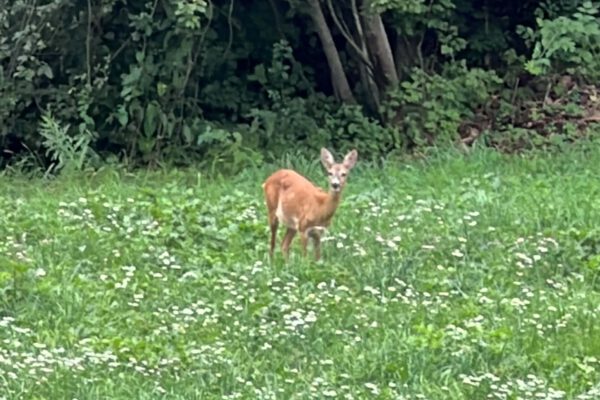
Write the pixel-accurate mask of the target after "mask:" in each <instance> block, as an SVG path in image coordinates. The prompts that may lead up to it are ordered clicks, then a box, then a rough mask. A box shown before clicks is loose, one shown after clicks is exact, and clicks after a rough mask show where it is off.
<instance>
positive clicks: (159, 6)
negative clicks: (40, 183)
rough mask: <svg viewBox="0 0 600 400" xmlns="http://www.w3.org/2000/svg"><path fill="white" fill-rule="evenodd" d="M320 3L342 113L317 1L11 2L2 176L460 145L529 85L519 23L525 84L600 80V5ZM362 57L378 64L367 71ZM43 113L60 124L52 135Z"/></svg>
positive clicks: (0, 20)
mask: <svg viewBox="0 0 600 400" xmlns="http://www.w3.org/2000/svg"><path fill="white" fill-rule="evenodd" d="M321 5H322V8H323V12H324V13H325V17H326V23H327V25H328V28H329V30H330V33H331V34H332V37H333V38H334V43H335V45H336V50H337V52H338V55H339V58H340V61H341V63H342V67H343V69H344V71H345V73H346V74H347V75H348V77H347V78H348V80H349V81H350V86H351V87H350V90H351V91H353V95H354V98H355V99H356V100H357V103H358V104H339V103H338V102H337V101H336V100H335V96H334V94H335V88H333V87H332V80H331V76H330V74H331V69H330V66H329V61H328V59H327V57H326V56H325V54H324V51H323V46H322V45H321V44H320V39H319V37H318V35H317V34H316V33H315V30H314V24H313V22H314V21H313V18H312V16H311V11H310V9H309V8H307V7H306V2H297V1H287V0H274V1H269V2H249V3H248V2H235V1H228V0H227V1H225V0H222V1H207V0H182V1H180V0H164V1H154V0H130V1H127V2H125V3H124V2H122V1H118V0H103V1H101V2H97V1H96V2H94V1H89V2H72V1H66V0H30V1H29V0H28V1H25V0H14V1H9V0H0V94H1V96H0V147H2V148H3V149H4V152H3V153H2V156H3V159H2V160H0V164H1V165H2V166H6V165H8V164H11V163H12V165H13V166H14V168H20V167H17V166H16V165H17V164H18V165H25V164H40V165H48V164H49V163H52V162H55V163H57V165H58V164H59V163H60V160H59V159H60V158H61V157H62V159H63V160H67V159H71V160H72V161H69V162H71V163H72V164H73V165H75V166H74V168H76V169H77V168H79V166H78V165H79V164H81V163H80V162H78V161H77V159H78V157H71V156H65V154H69V151H71V152H75V153H78V154H83V153H82V152H80V151H79V150H65V149H66V148H68V147H69V146H71V147H73V146H75V147H77V146H80V147H86V146H87V148H88V149H89V150H90V151H91V150H93V151H94V152H95V153H96V154H97V155H98V156H99V157H102V158H106V159H114V158H118V159H120V160H122V161H126V162H127V164H128V165H157V164H161V163H163V162H165V161H166V162H170V163H176V164H201V166H202V167H207V168H210V169H211V170H213V171H226V170H230V171H234V170H239V169H242V168H243V167H244V166H245V165H249V166H251V165H256V164H257V163H260V162H261V161H262V160H263V159H265V157H266V159H275V158H277V157H279V156H280V155H281V154H282V153H285V152H288V151H289V150H290V149H292V148H294V149H296V148H300V149H301V150H302V151H305V152H307V153H310V152H312V151H314V150H315V149H318V148H319V147H321V146H322V145H326V144H329V145H334V146H336V147H341V148H345V147H359V148H362V152H361V154H363V155H366V156H368V157H371V156H379V155H381V154H382V153H386V152H389V151H393V150H396V149H403V148H406V147H408V146H409V145H414V144H426V143H430V142H431V141H432V139H434V138H438V137H439V138H442V137H443V138H445V139H449V138H452V137H454V136H455V132H456V127H457V125H458V124H460V123H461V121H463V120H464V119H469V118H471V117H472V115H473V114H474V113H476V112H477V107H479V106H480V105H481V104H483V103H484V102H485V101H486V99H487V97H488V94H489V93H490V92H491V91H494V90H495V87H496V86H497V79H496V78H495V77H496V76H502V77H504V79H505V83H506V86H509V87H511V88H512V87H513V85H516V86H518V82H522V80H521V77H522V75H523V72H524V71H523V69H522V68H523V66H522V64H523V62H522V61H521V60H522V58H523V57H524V55H525V54H526V49H525V48H524V47H523V46H522V43H521V40H522V39H520V38H519V36H518V35H517V32H516V31H515V26H517V25H522V26H523V28H522V29H521V30H520V32H521V33H522V36H523V37H524V38H525V41H526V42H527V43H528V44H530V45H531V46H532V47H533V55H532V57H531V59H530V60H529V62H527V64H526V69H527V71H529V72H531V73H534V74H537V75H542V77H550V78H553V77H554V76H555V75H556V74H565V73H566V74H574V75H577V76H578V77H580V78H582V79H584V80H587V81H588V82H594V81H597V80H598V78H599V77H600V76H599V75H598V72H597V71H600V68H598V67H599V65H597V64H598V62H597V57H596V54H597V53H598V52H599V51H598V50H599V49H598V48H597V47H598V43H600V30H599V28H598V24H597V7H596V6H595V5H594V3H590V2H582V1H579V0H568V1H561V2H551V1H540V2H519V1H517V0H508V1H506V2H500V3H499V2H491V3H489V2H488V3H486V5H485V7H481V4H480V2H476V1H474V0H473V1H471V0H469V1H455V0H434V1H426V0H410V1H397V0H371V1H367V2H363V3H361V4H360V7H358V8H357V9H353V7H352V3H343V4H342V3H335V2H331V7H329V6H328V3H327V2H325V3H323V2H321ZM332 12H333V13H334V14H336V13H337V14H336V15H337V16H338V17H339V19H338V20H337V22H336V21H335V20H334V18H333V16H332V15H331V13H332ZM361 12H362V13H364V12H376V13H380V14H381V16H382V23H383V24H384V33H385V38H387V39H388V41H389V43H390V47H391V52H392V54H391V55H392V57H390V58H386V60H387V62H390V61H391V63H392V64H394V67H395V69H396V70H397V73H398V75H399V77H400V81H401V82H400V87H399V88H393V90H392V94H391V97H390V98H389V99H386V97H385V96H386V95H387V92H388V89H390V88H389V82H387V81H388V78H389V77H385V76H381V75H382V71H383V68H382V63H379V62H378V61H377V60H376V59H375V58H373V56H374V54H372V53H376V51H373V49H366V48H364V46H366V45H367V44H369V41H370V40H372V39H373V38H372V37H371V36H372V35H374V34H375V35H376V33H374V32H366V30H365V29H364V28H365V27H366V25H365V26H362V25H364V21H363V24H362V25H361V26H358V25H356V24H357V22H360V16H359V15H358V14H359V13H361ZM357 17H358V18H357ZM536 17H537V18H538V19H537V27H534V24H535V23H536V20H535V18H536ZM348 38H353V39H352V40H354V43H352V44H350V43H351V42H352V40H350V41H349V40H348ZM361 39H362V40H361ZM383 42H385V41H383ZM383 42H382V43H383ZM384 47H385V46H384ZM357 49H358V50H359V52H361V51H362V52H363V53H364V54H363V57H365V58H369V57H371V58H372V59H371V64H370V65H369V66H368V67H366V69H364V68H363V69H361V68H359V66H358V64H357V63H358V62H362V61H364V60H362V61H360V60H358V58H357V57H356V53H357V51H356V50H357ZM361 49H362V50H361ZM367 50H368V51H367ZM504 55H509V57H504ZM509 58H510V60H509ZM462 63H464V65H466V67H460V68H456V65H463V64H462ZM475 67H484V68H487V70H486V72H482V71H481V70H478V69H476V68H475ZM415 68H417V70H415ZM461 68H462V70H461ZM390 70H391V69H390V68H388V71H390ZM546 75H547V76H546ZM393 80H394V81H395V78H394V79H393ZM515 82H517V83H516V84H515ZM446 85H449V86H448V87H449V89H448V90H446V89H447V88H446ZM367 88H368V90H367ZM374 88H377V90H373V89H374ZM463 88H464V90H463ZM518 89H520V88H518ZM526 89H529V88H526ZM515 91H516V89H515ZM519 93H520V94H521V93H525V90H523V91H519ZM382 103H383V111H384V113H383V114H382V113H381V112H380V111H381V110H378V109H377V108H378V107H379V106H380V105H381V104H382ZM513 106H514V104H513V102H507V103H506V104H504V105H502V107H513ZM45 112H49V113H51V115H52V116H53V119H54V120H55V121H57V122H58V125H57V126H55V127H54V128H52V129H50V127H49V126H46V125H47V124H48V121H44V120H43V119H42V118H43V114H44V113H45ZM513 114H514V113H513ZM382 115H383V116H382ZM43 124H46V125H45V126H46V127H45V128H44V129H45V130H44V132H43V133H40V130H39V127H40V126H41V125H43ZM49 129H50V130H49ZM568 130H569V131H572V130H573V129H572V127H568ZM51 132H54V133H51ZM57 132H62V133H61V134H57ZM49 137H50V138H51V139H49ZM58 137H62V138H63V139H64V140H62V141H57V140H56V139H57V138H58ZM67 138H73V139H72V140H74V141H73V142H72V143H71V144H70V145H69V146H67V145H64V144H65V143H68V140H71V139H67ZM84 138H87V139H84ZM91 138H93V140H91ZM80 139H81V140H83V142H82V141H80ZM84 142H85V146H84ZM57 143H62V144H61V145H59V144H57ZM78 143H79V144H78ZM57 149H62V150H57ZM59 154H63V155H62V156H60V157H59V156H58V155H59ZM9 158H10V160H9ZM84 158H85V157H84ZM64 162H66V161H64ZM61 167H62V164H61Z"/></svg>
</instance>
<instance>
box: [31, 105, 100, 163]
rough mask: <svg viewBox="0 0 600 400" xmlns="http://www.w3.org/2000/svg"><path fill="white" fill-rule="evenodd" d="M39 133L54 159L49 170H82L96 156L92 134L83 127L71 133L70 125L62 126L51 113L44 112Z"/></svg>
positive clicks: (48, 152)
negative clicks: (92, 143) (92, 146)
mask: <svg viewBox="0 0 600 400" xmlns="http://www.w3.org/2000/svg"><path fill="white" fill-rule="evenodd" d="M39 133H40V135H41V136H42V138H43V141H42V144H43V146H44V148H45V149H46V153H47V155H48V156H49V157H50V160H51V161H52V165H51V166H50V168H49V169H48V171H49V172H50V171H53V170H63V169H67V170H69V171H82V170H83V169H84V168H85V167H86V166H88V165H89V163H90V161H91V160H92V158H93V157H95V156H96V154H95V152H94V151H93V149H92V148H91V146H90V144H91V142H92V139H93V137H92V134H91V132H89V131H88V130H87V129H85V128H83V130H81V131H80V132H78V133H77V134H75V135H73V136H71V135H69V125H65V126H61V125H60V124H59V123H58V122H57V121H56V119H54V118H53V117H52V115H51V114H44V115H43V116H42V121H41V123H40V129H39Z"/></svg>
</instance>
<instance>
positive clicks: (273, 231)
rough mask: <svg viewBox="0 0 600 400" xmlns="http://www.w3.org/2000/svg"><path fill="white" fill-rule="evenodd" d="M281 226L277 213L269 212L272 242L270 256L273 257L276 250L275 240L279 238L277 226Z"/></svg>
mask: <svg viewBox="0 0 600 400" xmlns="http://www.w3.org/2000/svg"><path fill="white" fill-rule="evenodd" d="M278 227H279V220H278V219H277V216H275V213H269V228H271V243H270V248H269V257H270V258H273V252H274V251H275V241H276V240H277V228H278Z"/></svg>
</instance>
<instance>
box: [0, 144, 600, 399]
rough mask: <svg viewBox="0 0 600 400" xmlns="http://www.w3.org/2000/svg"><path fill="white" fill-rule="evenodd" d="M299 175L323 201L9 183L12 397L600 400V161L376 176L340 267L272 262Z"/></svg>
mask: <svg viewBox="0 0 600 400" xmlns="http://www.w3.org/2000/svg"><path fill="white" fill-rule="evenodd" d="M338 157H339V154H338ZM284 166H293V167H294V168H297V169H298V170H299V171H300V172H302V173H305V174H306V175H308V176H309V177H310V178H311V179H312V180H313V181H314V182H317V183H318V184H319V185H321V186H323V185H325V182H326V179H325V176H324V173H323V171H322V168H321V166H320V164H319V163H318V154H316V155H315V159H314V161H313V160H310V161H302V160H297V161H296V162H291V163H290V162H289V161H287V162H282V163H281V164H280V165H277V166H274V165H273V166H265V167H263V168H261V169H259V170H248V171H246V172H244V173H242V174H239V175H237V176H235V177H233V178H211V177H210V176H208V175H206V174H204V173H202V172H199V171H195V170H191V169H190V170H166V171H153V172H151V171H140V172H136V173H133V174H130V173H125V172H121V171H116V170H112V169H105V170H101V171H99V172H97V173H95V174H93V175H91V174H88V175H82V176H73V175H70V176H66V175H65V176H63V177H59V178H57V179H54V180H46V181H42V180H28V179H25V178H20V177H18V176H4V177H0V184H1V185H2V188H3V190H2V192H1V194H0V220H1V223H0V235H1V236H2V238H3V240H2V241H0V399H7V400H8V399H10V400H12V399H69V400H70V399H79V400H83V399H327V398H331V399H476V400H478V399H578V400H584V399H598V398H600V324H599V322H598V321H599V317H600V280H599V273H600V226H599V222H600V148H599V147H598V146H589V147H580V148H577V149H572V150H568V151H566V152H565V153H563V154H555V155H549V154H541V153H538V154H530V155H527V156H507V155H500V154H498V153H495V152H491V151H484V150H480V151H479V150H478V151H475V152H473V153H472V154H470V155H466V156H464V155H459V154H445V155H433V156H431V157H430V158H428V159H427V160H426V161H423V160H421V161H409V162H404V163H399V162H398V163H392V162H388V163H383V165H371V164H369V163H366V162H364V161H363V162H361V160H360V159H359V162H358V164H357V167H356V168H355V170H353V172H352V174H351V176H350V178H349V183H348V186H347V187H346V190H345V192H344V200H343V203H342V204H341V206H340V208H339V209H338V212H337V214H336V217H335V219H334V221H333V225H332V227H331V229H330V230H329V232H328V233H327V237H326V240H325V241H324V242H323V259H322V260H321V261H320V262H318V263H315V262H313V261H312V259H311V258H308V259H304V258H302V257H301V255H300V245H299V241H298V239H296V241H295V242H294V243H293V246H292V256H291V258H290V261H289V263H287V264H285V263H284V262H283V259H282V257H281V255H280V253H278V257H277V259H276V260H275V263H274V264H272V265H271V264H270V263H269V260H268V256H267V245H268V243H267V242H268V227H267V223H266V214H265V207H264V204H263V198H262V191H261V186H260V185H261V183H262V181H263V180H264V179H265V178H266V177H267V176H268V175H269V174H270V173H271V172H273V171H274V170H275V169H276V168H278V167H284ZM280 234H281V235H280V239H281V237H282V234H283V229H282V228H280Z"/></svg>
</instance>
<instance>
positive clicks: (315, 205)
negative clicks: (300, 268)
mask: <svg viewBox="0 0 600 400" xmlns="http://www.w3.org/2000/svg"><path fill="white" fill-rule="evenodd" d="M357 157H358V153H357V152H356V150H352V151H351V152H349V153H348V154H346V157H344V161H343V162H342V163H341V164H337V163H336V162H335V161H334V159H333V156H332V155H331V153H330V152H329V150H327V149H325V148H323V149H321V162H322V163H323V166H324V167H325V169H326V170H327V173H328V175H329V192H324V191H323V190H322V189H320V188H318V187H316V186H315V185H313V184H312V183H311V182H310V181H309V180H308V179H306V178H305V177H303V176H302V175H300V174H298V173H297V172H295V171H292V170H289V169H281V170H279V171H277V172H275V173H274V174H273V175H271V176H270V177H269V178H267V180H266V181H265V183H263V185H262V187H263V189H264V192H265V200H266V202H267V209H268V212H269V227H270V228H271V247H270V250H269V256H270V257H271V258H273V251H274V249H275V239H276V236H277V228H278V226H279V223H280V222H281V223H282V224H284V225H285V226H287V232H286V233H285V236H284V238H283V241H282V242H281V250H282V251H283V254H284V256H285V258H286V260H287V258H288V255H289V248H290V244H291V243H292V240H293V239H294V236H295V235H296V232H300V240H301V241H302V252H303V254H304V255H306V246H307V243H308V239H309V238H311V239H312V240H313V246H314V252H315V259H316V260H319V258H320V257H321V233H322V231H324V230H325V229H326V228H327V227H328V226H329V224H330V223H331V219H332V218H333V214H335V210H336V209H337V207H338V205H339V204H340V199H341V195H342V189H343V188H344V185H345V184H346V179H347V177H348V172H349V171H350V170H351V169H352V167H354V164H356V159H357Z"/></svg>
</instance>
